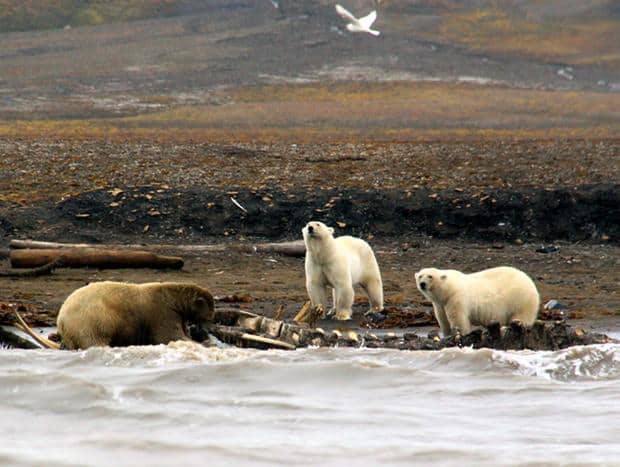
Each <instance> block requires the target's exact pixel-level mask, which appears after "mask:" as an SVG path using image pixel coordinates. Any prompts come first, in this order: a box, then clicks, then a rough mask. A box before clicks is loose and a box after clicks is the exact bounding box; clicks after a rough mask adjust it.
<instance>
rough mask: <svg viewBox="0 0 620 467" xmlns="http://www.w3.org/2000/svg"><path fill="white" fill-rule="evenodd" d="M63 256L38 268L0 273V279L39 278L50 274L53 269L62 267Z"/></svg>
mask: <svg viewBox="0 0 620 467" xmlns="http://www.w3.org/2000/svg"><path fill="white" fill-rule="evenodd" d="M63 261H64V256H62V255H60V256H58V257H57V258H56V259H54V260H53V261H51V262H49V263H47V264H45V265H43V266H40V267H38V268H34V269H29V270H27V271H0V277H39V276H46V275H48V274H51V273H52V271H53V270H54V269H55V268H58V267H62V266H63Z"/></svg>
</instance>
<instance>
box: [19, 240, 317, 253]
mask: <svg viewBox="0 0 620 467" xmlns="http://www.w3.org/2000/svg"><path fill="white" fill-rule="evenodd" d="M9 246H10V247H11V248H12V249H15V250H23V249H31V250H35V249H38V250H55V249H64V248H97V249H104V250H117V249H121V250H142V251H179V252H183V253H209V252H219V251H239V252H242V253H277V254H281V255H285V256H295V257H301V256H304V255H305V254H306V246H305V245H304V242H303V240H296V241H292V242H278V243H248V244H246V243H232V244H219V245H136V244H133V245H131V244H130V245H112V244H108V245H104V244H101V245H99V244H96V243H56V242H42V241H36V240H11V242H10V244H9Z"/></svg>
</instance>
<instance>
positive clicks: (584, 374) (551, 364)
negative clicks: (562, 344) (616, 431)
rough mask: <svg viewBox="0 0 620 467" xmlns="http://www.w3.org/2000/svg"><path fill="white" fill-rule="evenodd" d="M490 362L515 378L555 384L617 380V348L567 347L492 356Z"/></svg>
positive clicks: (619, 360)
mask: <svg viewBox="0 0 620 467" xmlns="http://www.w3.org/2000/svg"><path fill="white" fill-rule="evenodd" d="M493 361H494V362H495V363H497V364H499V365H500V366H504V367H508V368H510V369H511V370H512V371H513V372H514V373H515V374H518V375H523V376H535V377H538V378H543V379H548V380H556V381H593V380H612V379H618V378H620V345H618V344H602V345H591V346H577V347H570V348H568V349H564V350H558V351H555V352H533V351H521V352H498V351H494V352H493Z"/></svg>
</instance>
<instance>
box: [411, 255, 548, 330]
mask: <svg viewBox="0 0 620 467" xmlns="http://www.w3.org/2000/svg"><path fill="white" fill-rule="evenodd" d="M415 281H416V285H417V287H418V289H419V290H420V292H422V294H423V295H424V296H425V297H426V298H428V299H429V300H430V301H431V302H433V310H434V312H435V317H436V318H437V321H438V322H439V327H440V328H441V332H442V333H443V335H444V336H447V335H449V334H451V333H454V332H455V331H456V330H457V329H458V330H459V331H460V332H461V333H463V334H467V333H469V332H470V331H471V328H472V325H488V324H490V323H491V322H492V321H499V323H500V324H502V325H508V324H509V323H510V322H511V321H513V320H518V321H521V323H522V324H524V325H527V326H530V325H531V324H532V323H533V322H534V320H535V319H536V315H537V314H538V308H539V305H540V298H539V295H538V290H537V289H536V285H534V282H533V281H532V279H530V278H529V276H528V275H527V274H525V273H524V272H523V271H520V270H518V269H515V268H512V267H508V266H501V267H497V268H491V269H485V270H484V271H480V272H475V273H473V274H464V273H462V272H460V271H456V270H454V269H435V268H426V269H422V270H420V271H419V272H417V273H416V274H415Z"/></svg>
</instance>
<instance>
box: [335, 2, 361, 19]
mask: <svg viewBox="0 0 620 467" xmlns="http://www.w3.org/2000/svg"><path fill="white" fill-rule="evenodd" d="M336 11H337V12H338V14H339V15H340V16H342V17H343V18H344V19H346V20H347V21H351V22H352V23H357V22H358V19H357V18H356V17H355V16H353V15H352V14H351V13H350V12H349V11H348V10H346V9H345V8H344V7H343V6H341V5H338V4H336Z"/></svg>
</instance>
